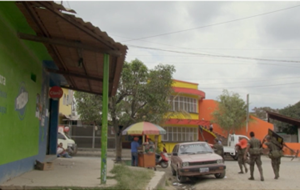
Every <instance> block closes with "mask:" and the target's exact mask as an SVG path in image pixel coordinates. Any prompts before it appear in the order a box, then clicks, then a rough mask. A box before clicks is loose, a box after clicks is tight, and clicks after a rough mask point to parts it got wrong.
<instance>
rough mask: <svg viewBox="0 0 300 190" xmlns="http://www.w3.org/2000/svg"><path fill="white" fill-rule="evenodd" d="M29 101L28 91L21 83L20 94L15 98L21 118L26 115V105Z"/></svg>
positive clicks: (16, 107) (16, 108)
mask: <svg viewBox="0 0 300 190" xmlns="http://www.w3.org/2000/svg"><path fill="white" fill-rule="evenodd" d="M27 103H28V92H27V91H26V89H25V87H24V84H23V85H21V87H20V90H19V94H18V96H17V97H16V99H15V110H16V111H17V112H18V115H19V118H20V120H23V119H24V117H25V110H26V105H27Z"/></svg>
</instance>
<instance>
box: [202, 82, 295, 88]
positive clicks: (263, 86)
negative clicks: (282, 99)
mask: <svg viewBox="0 0 300 190" xmlns="http://www.w3.org/2000/svg"><path fill="white" fill-rule="evenodd" d="M290 84H300V82H295V83H284V84H274V85H262V86H243V87H227V88H228V89H237V88H263V87H274V86H282V85H290ZM281 88H283V87H281ZM201 89H224V88H201Z"/></svg>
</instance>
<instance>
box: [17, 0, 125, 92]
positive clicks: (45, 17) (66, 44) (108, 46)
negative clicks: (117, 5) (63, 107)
mask: <svg viewBox="0 0 300 190" xmlns="http://www.w3.org/2000/svg"><path fill="white" fill-rule="evenodd" d="M16 5H17V6H18V7H19V9H20V10H21V12H22V13H23V15H24V16H25V18H26V20H27V22H28V24H29V25H30V27H31V28H32V29H33V30H34V31H35V33H36V35H32V34H24V33H19V37H20V38H21V39H24V40H31V41H36V42H40V43H43V44H44V45H45V47H46V48H47V50H48V52H49V54H50V55H51V57H52V59H53V61H54V63H55V65H56V66H57V69H53V68H51V69H48V72H51V73H56V74H60V75H63V76H64V77H65V79H66V80H67V82H68V84H69V85H68V86H62V87H64V88H69V89H73V90H78V91H84V92H90V93H95V94H102V86H103V85H102V83H103V62H104V54H109V96H112V95H115V94H116V90H117V87H118V83H119V79H120V75H121V71H122V67H123V63H124V60H125V55H126V52H127V46H125V45H122V44H120V43H116V42H115V41H114V40H113V39H112V38H110V37H109V36H108V35H107V34H106V32H102V31H101V30H100V29H99V28H98V27H95V26H93V25H92V24H91V23H89V22H84V21H83V20H82V19H81V18H78V17H75V16H74V15H71V14H70V13H75V11H74V10H69V9H66V8H65V7H64V6H62V5H60V4H56V3H55V2H49V1H47V2H46V1H26V2H16Z"/></svg>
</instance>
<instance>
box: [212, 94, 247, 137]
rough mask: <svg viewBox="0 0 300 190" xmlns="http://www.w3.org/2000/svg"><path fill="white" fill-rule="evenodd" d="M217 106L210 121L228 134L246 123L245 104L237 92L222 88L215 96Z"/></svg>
mask: <svg viewBox="0 0 300 190" xmlns="http://www.w3.org/2000/svg"><path fill="white" fill-rule="evenodd" d="M217 102H218V107H217V109H216V110H215V111H214V112H213V113H212V116H213V119H212V121H211V122H212V123H216V124H218V125H219V126H220V127H221V128H222V129H223V130H224V131H226V132H227V133H228V134H229V133H232V132H235V131H236V130H238V129H241V128H242V127H244V126H245V124H246V117H247V104H246V103H245V101H244V100H243V99H241V98H240V96H239V94H237V93H233V92H232V93H229V92H228V90H223V94H221V95H220V96H218V97H217Z"/></svg>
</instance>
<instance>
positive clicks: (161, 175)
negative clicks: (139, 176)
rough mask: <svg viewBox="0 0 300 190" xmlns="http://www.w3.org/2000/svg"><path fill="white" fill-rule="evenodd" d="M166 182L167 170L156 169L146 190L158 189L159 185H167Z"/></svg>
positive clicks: (161, 186)
mask: <svg viewBox="0 0 300 190" xmlns="http://www.w3.org/2000/svg"><path fill="white" fill-rule="evenodd" d="M165 183H166V172H163V171H155V172H154V176H153V177H152V178H151V180H150V182H149V183H148V185H147V186H146V189H145V190H156V189H157V188H158V187H160V188H163V187H165Z"/></svg>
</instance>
